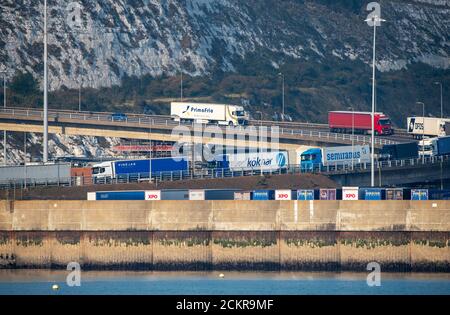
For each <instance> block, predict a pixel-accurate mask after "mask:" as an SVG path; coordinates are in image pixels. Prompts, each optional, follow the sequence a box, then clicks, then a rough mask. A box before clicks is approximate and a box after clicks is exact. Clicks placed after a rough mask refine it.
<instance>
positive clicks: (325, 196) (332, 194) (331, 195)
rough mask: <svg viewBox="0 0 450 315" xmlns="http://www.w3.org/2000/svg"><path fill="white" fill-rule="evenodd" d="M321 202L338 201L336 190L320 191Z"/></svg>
mask: <svg viewBox="0 0 450 315" xmlns="http://www.w3.org/2000/svg"><path fill="white" fill-rule="evenodd" d="M319 199H320V200H336V189H320V190H319Z"/></svg>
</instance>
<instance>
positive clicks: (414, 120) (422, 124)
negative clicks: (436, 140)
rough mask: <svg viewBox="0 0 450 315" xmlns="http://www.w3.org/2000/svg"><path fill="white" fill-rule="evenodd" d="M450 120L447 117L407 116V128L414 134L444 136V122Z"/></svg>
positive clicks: (419, 135)
mask: <svg viewBox="0 0 450 315" xmlns="http://www.w3.org/2000/svg"><path fill="white" fill-rule="evenodd" d="M446 122H447V123H448V122H450V119H448V118H443V119H441V118H436V117H408V119H407V124H408V125H407V130H408V133H409V134H411V135H414V136H418V137H421V136H422V135H424V136H434V137H436V136H445V123H446Z"/></svg>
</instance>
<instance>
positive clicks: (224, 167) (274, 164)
mask: <svg viewBox="0 0 450 315" xmlns="http://www.w3.org/2000/svg"><path fill="white" fill-rule="evenodd" d="M208 167H209V168H210V169H216V172H217V174H216V175H220V173H221V172H223V171H230V172H240V171H262V172H265V171H272V172H273V171H282V170H286V169H287V168H288V167H289V155H288V152H287V151H273V152H253V153H252V152H250V153H237V154H221V155H217V156H216V157H215V159H214V161H211V162H209V163H208Z"/></svg>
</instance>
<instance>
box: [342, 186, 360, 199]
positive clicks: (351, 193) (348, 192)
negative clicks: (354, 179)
mask: <svg viewBox="0 0 450 315" xmlns="http://www.w3.org/2000/svg"><path fill="white" fill-rule="evenodd" d="M358 197H359V196H358V187H342V200H358V199H359V198H358Z"/></svg>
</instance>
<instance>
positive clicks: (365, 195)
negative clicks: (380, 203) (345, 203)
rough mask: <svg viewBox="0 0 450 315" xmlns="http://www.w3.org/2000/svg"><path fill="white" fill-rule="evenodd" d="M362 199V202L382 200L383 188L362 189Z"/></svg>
mask: <svg viewBox="0 0 450 315" xmlns="http://www.w3.org/2000/svg"><path fill="white" fill-rule="evenodd" d="M359 191H360V195H361V197H360V199H362V200H382V199H383V198H382V192H383V190H382V189H381V188H363V189H360V190H359Z"/></svg>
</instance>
